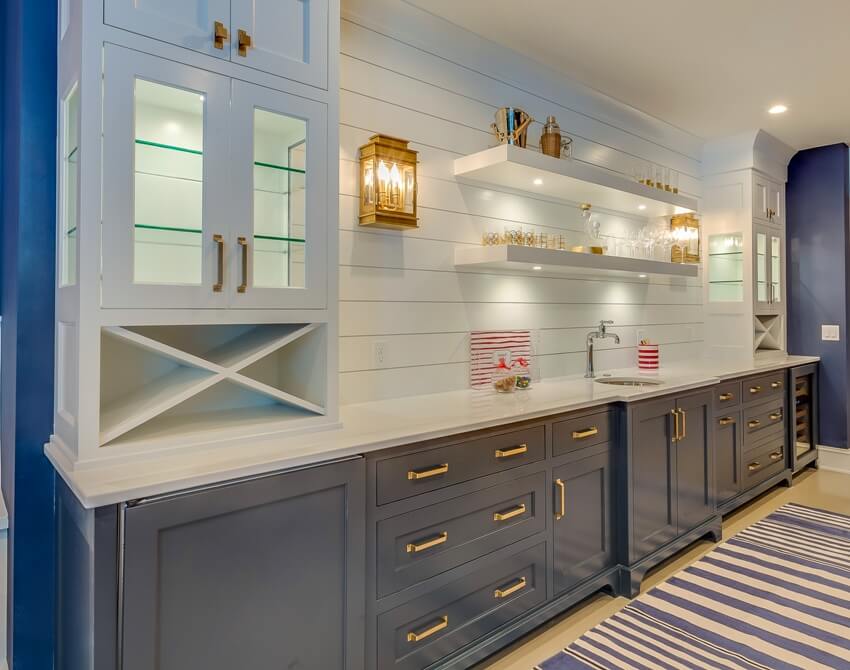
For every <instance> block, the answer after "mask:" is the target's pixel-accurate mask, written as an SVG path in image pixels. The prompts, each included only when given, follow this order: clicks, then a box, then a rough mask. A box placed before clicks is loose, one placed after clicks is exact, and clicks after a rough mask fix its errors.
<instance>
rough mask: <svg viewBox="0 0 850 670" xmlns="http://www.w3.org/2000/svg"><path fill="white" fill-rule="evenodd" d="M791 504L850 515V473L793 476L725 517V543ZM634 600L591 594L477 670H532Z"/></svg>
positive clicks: (678, 565) (681, 557) (670, 569)
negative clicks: (786, 483) (789, 484)
mask: <svg viewBox="0 0 850 670" xmlns="http://www.w3.org/2000/svg"><path fill="white" fill-rule="evenodd" d="M788 502H796V503H800V504H801V505H809V506H810V507H819V508H821V509H827V510H831V511H833V512H841V513H842V514H850V475H846V474H839V473H836V472H827V471H824V470H812V469H808V470H805V471H803V472H801V473H800V474H799V475H798V476H797V477H795V478H794V486H792V487H791V488H786V487H785V486H784V485H780V486H777V487H774V488H773V489H771V490H770V491H768V492H767V493H765V494H764V495H762V496H761V497H759V498H756V499H755V500H753V501H752V502H750V503H749V504H747V505H745V506H744V507H742V508H741V509H739V510H737V511H736V512H734V513H733V514H730V515H729V516H727V517H726V518H725V519H723V539H724V540H725V539H728V538H730V537H731V536H732V535H734V534H735V533H737V532H739V531H741V530H743V529H744V528H746V527H747V526H750V525H752V524H754V523H755V522H756V521H759V520H760V519H762V518H763V517H765V516H767V515H768V514H770V513H771V512H773V511H774V510H775V509H776V508H777V507H780V506H781V505H784V504H785V503H788ZM715 546H717V545H716V544H714V543H713V542H710V541H708V540H703V541H700V542H698V543H696V544H693V545H691V547H690V548H688V549H687V550H685V551H683V552H682V553H680V554H677V555H676V556H674V557H673V558H671V559H670V560H669V561H667V562H665V563H663V564H662V565H660V566H659V567H658V568H657V569H656V570H654V571H653V572H651V573H649V574H648V575H647V577H646V579H645V580H644V582H643V588H642V591H641V592H644V591H646V590H647V589H649V588H652V587H653V586H655V585H656V584H658V583H659V582H662V581H664V580H665V579H667V578H668V577H670V576H671V575H673V574H674V573H676V572H678V571H679V570H681V569H682V568H685V567H687V566H688V565H690V564H691V563H693V562H694V561H696V560H698V559H699V558H701V557H702V556H703V555H705V554H707V553H708V552H709V551H711V549H713V548H714V547H715ZM629 602H630V601H629V600H628V599H627V598H613V597H611V596H608V595H602V594H599V595H596V596H592V597H591V598H589V599H588V600H585V601H584V602H583V603H581V604H580V605H578V606H577V607H574V608H573V609H571V610H569V611H568V612H567V613H565V614H563V615H561V616H560V617H558V618H556V619H554V620H553V621H550V622H548V623H547V624H544V625H543V626H542V627H540V628H538V629H537V630H535V631H533V632H532V633H530V634H529V635H527V636H526V637H524V638H522V639H521V640H519V641H517V642H516V643H514V644H513V645H511V646H510V647H508V648H507V649H505V650H504V651H502V652H500V653H499V654H497V655H496V656H493V657H491V658H490V659H488V660H487V661H485V662H484V663H482V664H480V665H479V666H477V668H476V670H483V669H484V668H488V669H489V670H530V669H531V668H532V667H533V666H534V665H535V664H537V663H540V662H542V661H544V660H546V659H547V658H549V657H550V656H554V655H555V654H556V653H558V651H560V650H561V649H563V648H564V647H566V646H567V645H568V644H570V643H571V642H572V641H573V640H575V639H576V638H578V637H580V636H581V635H583V634H584V633H585V632H586V631H587V630H589V629H590V628H592V627H593V626H595V625H596V624H598V623H600V622H601V621H603V620H604V619H607V618H608V617H609V616H611V615H612V614H615V613H616V612H618V611H619V610H620V609H622V608H623V607H625V606H626V605H627V604H628V603H629Z"/></svg>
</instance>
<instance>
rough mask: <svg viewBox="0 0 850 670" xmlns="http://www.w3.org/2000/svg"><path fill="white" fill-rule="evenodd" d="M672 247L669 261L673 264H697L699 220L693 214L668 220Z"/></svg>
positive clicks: (698, 255)
mask: <svg viewBox="0 0 850 670" xmlns="http://www.w3.org/2000/svg"><path fill="white" fill-rule="evenodd" d="M670 232H671V234H672V237H673V247H672V250H671V252H670V253H671V257H670V260H671V261H673V262H674V263H699V258H700V253H699V252H700V247H699V242H700V240H699V219H698V218H697V217H696V216H695V215H694V214H680V215H678V216H674V217H672V218H671V219H670Z"/></svg>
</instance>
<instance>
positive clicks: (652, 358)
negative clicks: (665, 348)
mask: <svg viewBox="0 0 850 670" xmlns="http://www.w3.org/2000/svg"><path fill="white" fill-rule="evenodd" d="M659 361H660V354H659V351H658V345H657V344H639V345H638V368H639V369H640V370H657V369H658V365H659Z"/></svg>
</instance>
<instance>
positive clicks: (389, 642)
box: [377, 544, 546, 670]
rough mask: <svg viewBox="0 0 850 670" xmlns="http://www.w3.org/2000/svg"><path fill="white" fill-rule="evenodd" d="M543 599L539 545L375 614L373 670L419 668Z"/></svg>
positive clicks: (543, 574)
mask: <svg viewBox="0 0 850 670" xmlns="http://www.w3.org/2000/svg"><path fill="white" fill-rule="evenodd" d="M523 579H524V580H525V582H524V584H525V586H524V587H523V588H516V587H518V586H520V585H521V584H522V583H523V582H522V580H523ZM512 588H516V590H514V591H513V592H512V593H507V594H504V597H497V596H496V592H497V590H499V591H502V592H504V591H509V590H510V589H512ZM545 600H546V545H545V544H538V545H536V546H534V547H532V548H530V549H526V550H524V551H521V552H518V553H516V554H514V555H513V556H510V557H508V558H502V559H498V560H496V561H493V562H491V563H489V564H488V565H486V566H485V567H482V568H481V569H479V570H477V571H475V572H474V573H472V574H471V575H468V576H466V577H464V578H462V579H458V580H457V581H455V582H451V583H449V584H447V585H446V586H444V587H442V588H439V589H436V590H435V591H432V592H431V593H429V594H427V595H425V596H422V597H421V598H417V599H415V600H412V601H411V602H409V603H406V604H404V605H401V606H399V607H396V608H395V609H393V610H390V611H389V612H386V613H384V614H382V615H380V616H379V617H378V638H377V645H378V663H377V666H378V670H390V669H392V670H421V669H422V668H424V667H427V666H428V665H430V664H432V663H434V662H435V661H437V660H439V659H441V658H443V657H444V656H447V655H448V654H451V653H453V652H455V651H457V650H458V649H460V648H461V647H463V646H465V645H467V644H469V643H470V642H472V641H474V640H476V639H478V638H479V637H481V636H482V635H485V634H487V633H489V632H491V631H492V630H494V629H495V628H498V627H499V626H501V625H502V624H504V623H506V622H508V621H510V620H511V619H514V618H516V617H518V616H520V615H521V614H523V613H524V612H526V611H527V610H529V609H531V608H532V607H535V606H537V605H540V604H541V603H543V602H545ZM430 631H433V632H430ZM429 632H430V634H429ZM411 636H417V637H418V638H419V639H418V640H416V639H412V637H411ZM423 636H424V637H423Z"/></svg>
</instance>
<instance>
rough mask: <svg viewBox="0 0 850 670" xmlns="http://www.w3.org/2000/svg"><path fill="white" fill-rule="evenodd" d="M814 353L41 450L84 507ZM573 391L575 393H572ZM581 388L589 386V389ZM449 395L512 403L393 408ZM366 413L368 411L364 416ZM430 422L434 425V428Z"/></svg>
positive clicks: (802, 360)
mask: <svg viewBox="0 0 850 670" xmlns="http://www.w3.org/2000/svg"><path fill="white" fill-rule="evenodd" d="M818 360H819V358H817V357H813V356H788V357H776V358H770V359H764V360H758V361H757V362H756V361H753V362H751V363H750V364H746V363H737V364H735V363H732V364H729V363H727V364H720V365H718V364H714V365H713V366H712V367H714V368H716V369H714V370H712V373H711V374H707V373H706V372H705V370H706V368H708V367H709V366H708V365H707V364H706V363H705V362H704V361H700V364H699V365H695V364H692V365H675V366H669V367H667V368H662V369H661V370H659V371H658V372H657V373H650V375H646V373H642V374H641V373H639V372H638V371H637V370H636V369H628V370H613V371H610V373H611V374H613V375H615V376H621V375H622V376H626V375H628V376H638V375H641V376H657V377H659V378H661V379H664V381H665V383H664V384H662V385H660V386H646V387H637V388H635V387H618V386H604V385H601V384H597V385H595V386H594V385H593V384H594V383H593V382H592V381H589V380H584V379H583V378H581V377H569V378H564V379H556V380H546V381H544V382H539V383H538V384H536V385H535V386H534V387H533V390H535V389H543V391H544V392H548V393H550V394H551V393H552V392H556V395H558V397H557V398H554V399H549V400H546V399H542V401H535V400H536V399H532V398H533V396H534V395H535V394H534V393H533V390H532V392H525V391H523V392H519V391H518V392H516V393H514V394H509V395H507V396H500V395H498V394H495V393H493V392H488V391H452V392H447V393H437V394H432V395H428V396H414V397H406V398H399V399H394V400H389V401H376V402H370V403H362V404H358V405H347V406H343V417H342V418H343V424H344V425H343V427H342V428H340V429H337V430H330V431H320V432H315V433H309V434H306V435H297V436H285V435H284V436H277V437H274V438H262V439H255V440H252V444H251V445H246V444H239V445H235V446H234V445H229V446H221V447H210V448H207V449H203V450H191V451H186V452H182V453H181V452H177V453H174V454H169V455H163V456H161V457H156V458H150V459H147V460H141V461H133V462H123V463H117V464H115V463H103V464H99V465H97V464H94V465H84V466H82V467H80V466H78V467H76V468H75V467H74V464H73V463H72V461H71V460H70V459H69V457H68V455H67V454H66V452H65V450H64V448H63V447H62V445H61V444H59V443H58V442H57V441H55V440H51V442H48V443H47V444H46V445H45V454H46V455H47V458H48V459H49V460H50V462H51V463H52V464H53V466H54V467H55V468H56V470H57V471H58V472H59V474H60V475H61V477H62V478H63V480H64V481H65V483H66V484H67V485H68V486H69V488H70V489H71V490H72V491H73V492H74V494H75V495H76V496H77V498H78V499H79V500H80V502H81V504H82V505H83V506H84V507H86V508H94V507H101V506H104V505H111V504H115V503H120V502H124V501H127V500H134V499H138V498H143V497H151V496H156V495H162V494H165V493H173V492H176V491H180V490H185V489H190V488H195V487H198V486H205V485H209V484H214V483H221V482H223V481H228V480H231V479H239V478H243V477H250V476H256V475H262V474H267V473H271V472H275V471H279V470H289V469H294V468H298V467H303V466H307V465H315V464H319V463H322V462H328V461H334V460H338V459H342V458H347V457H351V456H356V455H360V454H365V453H369V452H372V451H378V450H381V449H388V448H392V447H397V446H402V445H405V444H411V443H415V442H423V441H427V440H432V439H439V438H444V437H449V436H451V435H457V434H460V433H466V432H472V431H476V430H482V429H488V428H496V427H499V426H505V425H508V424H511V423H517V422H522V421H529V420H535V419H541V418H544V417H550V416H554V415H557V414H561V413H566V412H574V411H580V410H584V409H590V408H593V407H598V406H600V405H606V404H609V403H617V402H623V403H629V402H636V401H640V400H646V399H649V398H653V397H657V396H663V395H668V394H671V393H681V392H685V391H689V390H695V389H699V388H704V387H707V386H711V385H714V384H716V383H718V382H721V381H724V380H727V379H732V378H738V377H745V376H748V375H752V374H760V373H765V372H771V371H773V370H778V369H783V368H789V367H795V366H798V365H805V364H807V363H813V362H817V361H818ZM606 374H607V373H606ZM582 388H583V389H585V392H584V394H581V392H580V391H581V389H582ZM560 390H564V391H566V390H570V391H572V392H573V395H574V397H572V398H570V399H567V398H564V399H561V396H560V394H559V393H557V392H558V391H560ZM577 390H578V391H579V395H578V396H575V392H576V391H577ZM588 391H592V393H590V394H589V395H588ZM544 395H545V393H544ZM563 395H567V394H566V393H564V394H563ZM455 397H457V398H463V399H465V401H466V402H470V401H471V402H473V403H475V402H476V401H481V402H482V403H485V404H487V403H489V404H490V405H494V406H495V405H501V406H500V407H499V409H500V410H505V409H507V405H508V403H510V402H511V399H514V401H516V402H515V403H514V408H513V409H512V410H511V411H509V412H503V413H501V414H500V413H496V412H492V411H491V412H489V413H486V412H485V414H484V415H483V416H480V417H474V418H473V416H472V415H471V414H468V415H463V416H457V417H451V418H449V419H446V420H442V421H441V420H440V418H441V417H440V416H439V415H434V416H431V417H430V418H429V417H428V413H427V411H426V412H424V414H425V415H426V416H425V418H426V420H427V423H428V425H429V427H428V428H423V427H422V426H421V425H420V426H419V427H417V426H416V424H415V422H413V419H412V416H413V415H409V414H407V413H406V412H405V411H404V410H403V409H402V410H400V411H399V412H398V414H397V415H396V414H393V413H392V412H393V410H394V409H397V408H403V406H404V405H414V404H415V405H421V406H422V407H426V406H427V405H428V403H432V404H433V405H434V406H435V408H437V407H438V406H439V405H440V404H443V405H445V406H446V407H451V406H452V405H454V404H455V403H453V402H452V399H453V398H455ZM470 399H471V400H470ZM518 399H521V400H518ZM525 399H529V403H528V404H529V405H533V407H529V408H528V409H517V408H516V404H517V403H522V402H524V401H525ZM383 412H389V414H387V415H385V416H384V415H382V413H383ZM369 414H371V415H372V416H371V417H369V416H368V415H369ZM346 415H348V417H346ZM389 416H392V417H393V420H394V421H395V424H396V425H395V426H392V427H388V428H380V427H379V428H376V427H375V426H376V425H380V424H377V423H376V422H379V421H380V420H381V419H387V417H389ZM406 419H410V421H408V420H406ZM358 420H359V421H358ZM358 424H359V425H358ZM430 425H433V428H432V427H430ZM367 427H368V428H367Z"/></svg>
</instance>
